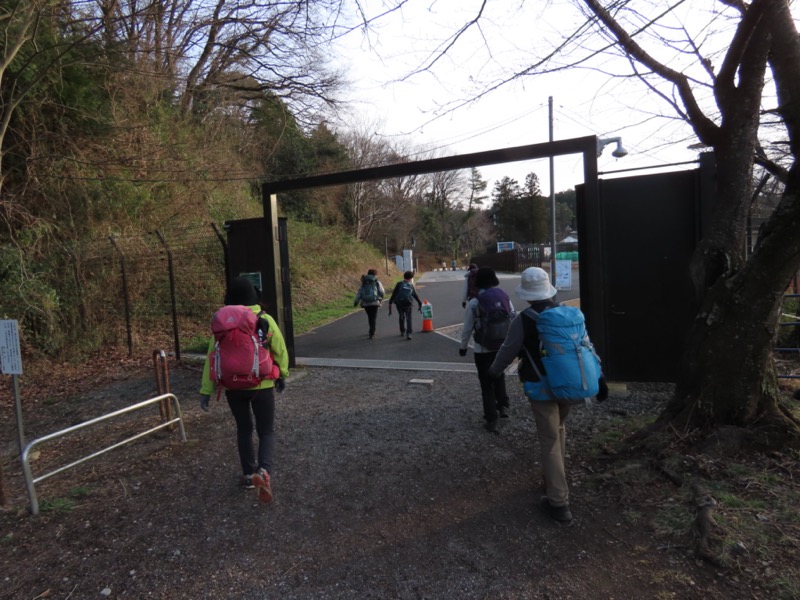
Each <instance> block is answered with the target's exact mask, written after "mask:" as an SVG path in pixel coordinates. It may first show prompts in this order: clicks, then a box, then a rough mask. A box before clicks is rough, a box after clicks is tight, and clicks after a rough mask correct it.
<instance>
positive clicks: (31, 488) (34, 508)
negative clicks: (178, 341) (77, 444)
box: [22, 394, 186, 515]
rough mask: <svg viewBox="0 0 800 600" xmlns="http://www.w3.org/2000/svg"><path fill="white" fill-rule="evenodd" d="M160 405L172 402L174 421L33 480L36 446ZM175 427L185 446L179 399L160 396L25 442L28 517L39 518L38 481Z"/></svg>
mask: <svg viewBox="0 0 800 600" xmlns="http://www.w3.org/2000/svg"><path fill="white" fill-rule="evenodd" d="M162 402H172V404H173V405H174V407H175V413H174V414H175V415H176V416H175V417H174V418H172V419H170V420H168V421H164V422H162V423H161V424H159V425H157V426H156V427H152V428H151V429H148V430H147V431H143V432H141V433H137V434H136V435H134V436H131V437H129V438H127V439H124V440H122V441H121V442H117V443H116V444H112V445H111V446H108V447H107V448H103V449H101V450H98V451H97V452H93V453H92V454H89V455H88V456H84V457H83V458H80V459H78V460H76V461H73V462H71V463H69V464H67V465H64V466H63V467H59V468H57V469H55V470H53V471H50V472H49V473H45V474H44V475H39V476H38V477H34V476H33V473H32V471H31V465H30V455H31V451H32V450H33V449H34V448H35V447H36V446H38V445H40V444H43V443H45V442H48V441H51V440H54V439H56V438H59V437H63V436H65V435H68V434H70V433H74V432H76V431H79V430H81V429H85V428H87V427H91V426H92V425H97V424H98V423H102V422H104V421H108V420H109V419H113V418H114V417H118V416H120V415H123V414H126V413H129V412H133V411H135V410H139V409H142V408H145V407H146V406H150V405H151V404H156V403H159V404H160V403H162ZM175 424H177V425H178V429H179V430H180V434H181V441H183V442H185V441H186V431H185V429H184V427H183V413H182V412H181V405H180V403H179V402H178V398H177V397H176V396H175V395H174V394H162V395H160V396H156V397H155V398H150V399H149V400H145V401H144V402H139V403H138V404H132V405H130V406H128V407H126V408H123V409H120V410H117V411H114V412H111V413H108V414H106V415H103V416H101V417H97V418H96V419H92V420H90V421H85V422H83V423H79V424H77V425H73V426H72V427H67V428H66V429H61V430H60V431H56V432H54V433H51V434H49V435H45V436H42V437H40V438H37V439H35V440H33V441H31V442H28V445H27V446H25V448H24V450H23V451H22V470H23V471H24V473H25V485H26V487H27V488H28V498H29V499H30V503H31V513H32V514H34V515H38V514H39V501H38V500H37V498H36V484H37V483H39V482H40V481H44V480H45V479H47V478H48V477H52V476H53V475H56V474H58V473H61V472H63V471H66V470H67V469H71V468H72V467H75V466H77V465H79V464H81V463H84V462H86V461H88V460H91V459H93V458H97V457H98V456H101V455H102V454H105V453H106V452H109V451H111V450H114V449H116V448H119V447H120V446H124V445H125V444H128V443H130V442H133V441H134V440H138V439H139V438H141V437H144V436H146V435H149V434H151V433H155V432H156V431H160V430H162V429H166V428H169V427H172V426H173V425H175Z"/></svg>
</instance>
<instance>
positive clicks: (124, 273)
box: [108, 235, 133, 356]
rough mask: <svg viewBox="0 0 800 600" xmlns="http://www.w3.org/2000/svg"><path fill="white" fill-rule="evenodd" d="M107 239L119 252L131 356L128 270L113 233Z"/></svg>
mask: <svg viewBox="0 0 800 600" xmlns="http://www.w3.org/2000/svg"><path fill="white" fill-rule="evenodd" d="M108 239H109V240H110V241H111V245H112V246H114V248H115V249H116V251H117V252H119V256H120V264H121V265H122V296H123V298H124V300H125V329H126V330H127V332H128V356H132V355H133V334H132V333H131V299H130V296H129V294H128V272H127V269H126V267H125V262H126V261H125V254H124V253H123V252H122V248H120V247H119V245H118V244H117V240H115V239H114V236H113V235H110V236H108Z"/></svg>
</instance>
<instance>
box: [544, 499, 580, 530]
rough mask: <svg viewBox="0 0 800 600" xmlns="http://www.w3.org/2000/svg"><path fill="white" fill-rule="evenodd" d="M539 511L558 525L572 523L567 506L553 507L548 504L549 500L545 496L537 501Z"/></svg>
mask: <svg viewBox="0 0 800 600" xmlns="http://www.w3.org/2000/svg"><path fill="white" fill-rule="evenodd" d="M539 509H540V510H541V511H542V512H543V513H544V514H546V515H547V516H548V517H550V518H551V519H553V520H554V521H558V522H559V523H569V522H570V521H572V513H571V512H570V510H569V506H568V505H564V506H553V505H552V504H550V499H549V498H548V497H547V496H542V499H541V500H539Z"/></svg>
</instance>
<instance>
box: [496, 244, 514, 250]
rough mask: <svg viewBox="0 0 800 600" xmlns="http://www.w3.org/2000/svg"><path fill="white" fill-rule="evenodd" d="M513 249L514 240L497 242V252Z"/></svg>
mask: <svg viewBox="0 0 800 600" xmlns="http://www.w3.org/2000/svg"><path fill="white" fill-rule="evenodd" d="M513 249H514V242H497V251H498V252H508V251H509V250H513Z"/></svg>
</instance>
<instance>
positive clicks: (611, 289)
mask: <svg viewBox="0 0 800 600" xmlns="http://www.w3.org/2000/svg"><path fill="white" fill-rule="evenodd" d="M711 176H713V163H711V162H710V161H704V162H701V168H700V169H695V170H692V171H679V172H672V173H662V174H657V175H645V176H639V177H625V178H620V179H610V180H601V181H600V189H599V192H600V193H599V203H600V206H599V210H596V211H587V210H586V206H585V198H584V194H583V193H582V192H583V190H582V189H580V187H579V189H578V203H579V204H578V215H579V218H578V231H579V239H580V240H584V239H585V238H586V237H587V236H584V235H581V232H582V230H585V228H587V227H591V228H599V231H600V241H601V243H600V244H598V245H596V247H581V249H580V257H581V272H580V277H581V307H582V309H583V310H584V313H586V315H587V322H588V326H589V331H590V335H591V336H592V339H593V341H594V342H595V345H596V346H597V348H598V350H599V352H600V354H601V356H602V358H603V369H604V371H605V373H606V375H607V376H608V377H609V378H610V379H612V380H617V381H675V380H676V378H677V375H678V366H679V363H680V358H681V356H682V354H683V351H684V343H685V337H686V334H687V332H688V329H689V326H690V325H691V322H692V319H693V318H694V316H695V315H696V314H697V305H696V302H695V299H694V293H693V290H692V286H691V282H690V279H689V261H690V259H691V255H692V252H693V251H694V249H695V247H696V244H697V241H698V240H699V239H700V233H701V224H702V222H703V214H704V212H705V211H704V209H705V208H706V207H708V206H709V205H710V202H708V201H707V200H706V199H707V198H708V197H709V196H708V194H709V193H710V192H709V190H710V189H711V186H710V185H708V181H709V180H708V178H709V177H711ZM587 212H588V213H589V214H590V215H591V214H596V215H599V222H587V218H586V214H587ZM587 279H589V280H594V281H598V280H599V281H600V282H601V285H600V288H599V289H598V288H597V286H594V287H592V286H590V285H585V284H584V281H585V280H587Z"/></svg>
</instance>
